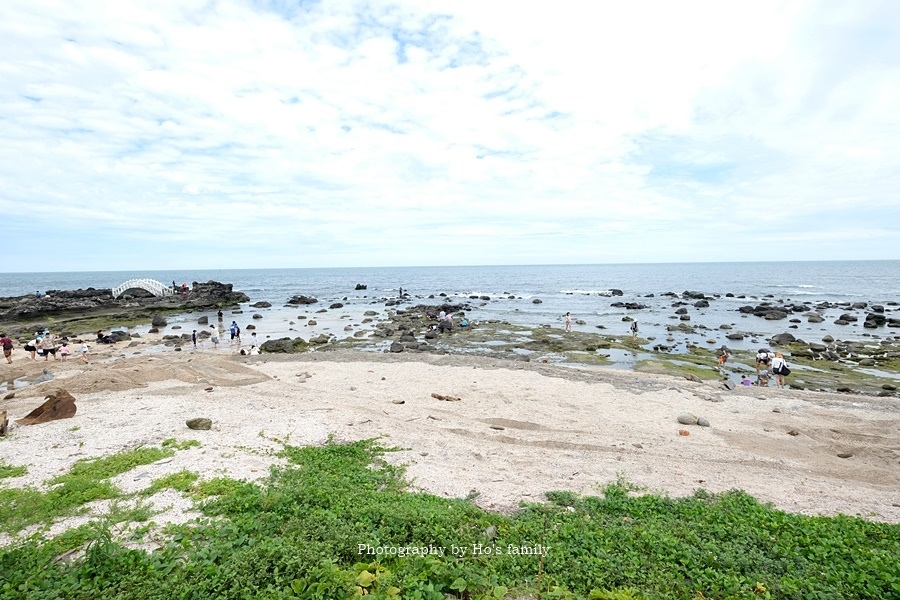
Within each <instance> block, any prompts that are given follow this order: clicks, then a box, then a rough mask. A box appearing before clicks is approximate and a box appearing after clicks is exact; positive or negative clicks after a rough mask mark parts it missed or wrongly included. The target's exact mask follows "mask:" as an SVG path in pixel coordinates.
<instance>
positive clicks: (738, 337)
mask: <svg viewBox="0 0 900 600" xmlns="http://www.w3.org/2000/svg"><path fill="white" fill-rule="evenodd" d="M725 337H726V338H727V339H729V340H735V341H737V340H742V339H744V334H743V333H729V334H728V335H726V336H725Z"/></svg>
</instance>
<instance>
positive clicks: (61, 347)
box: [0, 329, 90, 364]
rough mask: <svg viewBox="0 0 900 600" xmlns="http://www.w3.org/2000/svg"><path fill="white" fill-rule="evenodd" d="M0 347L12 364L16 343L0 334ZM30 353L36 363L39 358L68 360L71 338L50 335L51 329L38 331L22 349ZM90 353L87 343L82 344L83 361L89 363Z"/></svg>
mask: <svg viewBox="0 0 900 600" xmlns="http://www.w3.org/2000/svg"><path fill="white" fill-rule="evenodd" d="M0 345H2V346H3V357H4V358H5V359H6V362H7V363H8V364H12V354H13V350H14V349H15V343H14V342H13V341H12V339H10V338H9V336H7V335H6V334H5V333H2V334H0ZM22 349H23V350H25V352H28V354H29V359H31V360H33V361H36V360H37V357H38V356H43V357H44V360H45V361H47V360H50V357H51V356H52V357H53V360H68V358H69V354H70V353H71V352H70V351H69V338H68V337H66V336H63V337H57V336H55V335H53V334H52V333H50V330H49V329H44V330H43V331H37V332H35V334H34V337H33V338H32V339H31V340H29V341H28V342H27V343H26V344H25V346H23V348H22ZM89 351H90V348H89V346H88V345H87V342H83V343H82V344H81V360H82V361H84V362H87V361H88V358H87V357H88V353H89Z"/></svg>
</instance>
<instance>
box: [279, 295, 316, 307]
mask: <svg viewBox="0 0 900 600" xmlns="http://www.w3.org/2000/svg"><path fill="white" fill-rule="evenodd" d="M318 301H319V300H318V299H317V298H312V297H310V296H304V295H302V294H301V295H299V296H293V297H292V298H291V299H290V300H288V301H287V303H288V304H294V305H297V304H315V303H316V302H318Z"/></svg>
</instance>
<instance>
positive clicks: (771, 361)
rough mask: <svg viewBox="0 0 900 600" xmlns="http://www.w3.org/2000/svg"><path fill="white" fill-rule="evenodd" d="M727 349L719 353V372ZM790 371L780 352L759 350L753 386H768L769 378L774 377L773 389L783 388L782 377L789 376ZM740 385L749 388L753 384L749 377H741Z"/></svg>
mask: <svg viewBox="0 0 900 600" xmlns="http://www.w3.org/2000/svg"><path fill="white" fill-rule="evenodd" d="M728 357H729V354H728V349H727V348H726V347H725V346H722V348H721V349H720V351H719V358H718V363H719V371H720V372H723V370H724V367H725V363H726V362H728ZM790 373H791V370H790V368H788V365H787V361H786V360H785V358H784V354H782V353H781V352H772V351H771V350H769V349H768V348H760V349H759V351H758V352H757V353H756V382H755V384H756V385H758V386H762V387H768V386H769V378H770V376H774V377H775V387H777V388H782V389H783V388H784V387H785V383H784V376H785V375H790ZM741 385H744V386H750V385H754V382H753V381H752V380H751V379H750V376H749V375H743V376H741Z"/></svg>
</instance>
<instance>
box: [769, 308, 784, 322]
mask: <svg viewBox="0 0 900 600" xmlns="http://www.w3.org/2000/svg"><path fill="white" fill-rule="evenodd" d="M763 318H764V319H765V320H766V321H778V320H781V319H786V318H787V313H786V312H784V311H782V310H770V311H769V312H767V313H766V314H765V316H764V317H763Z"/></svg>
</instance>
